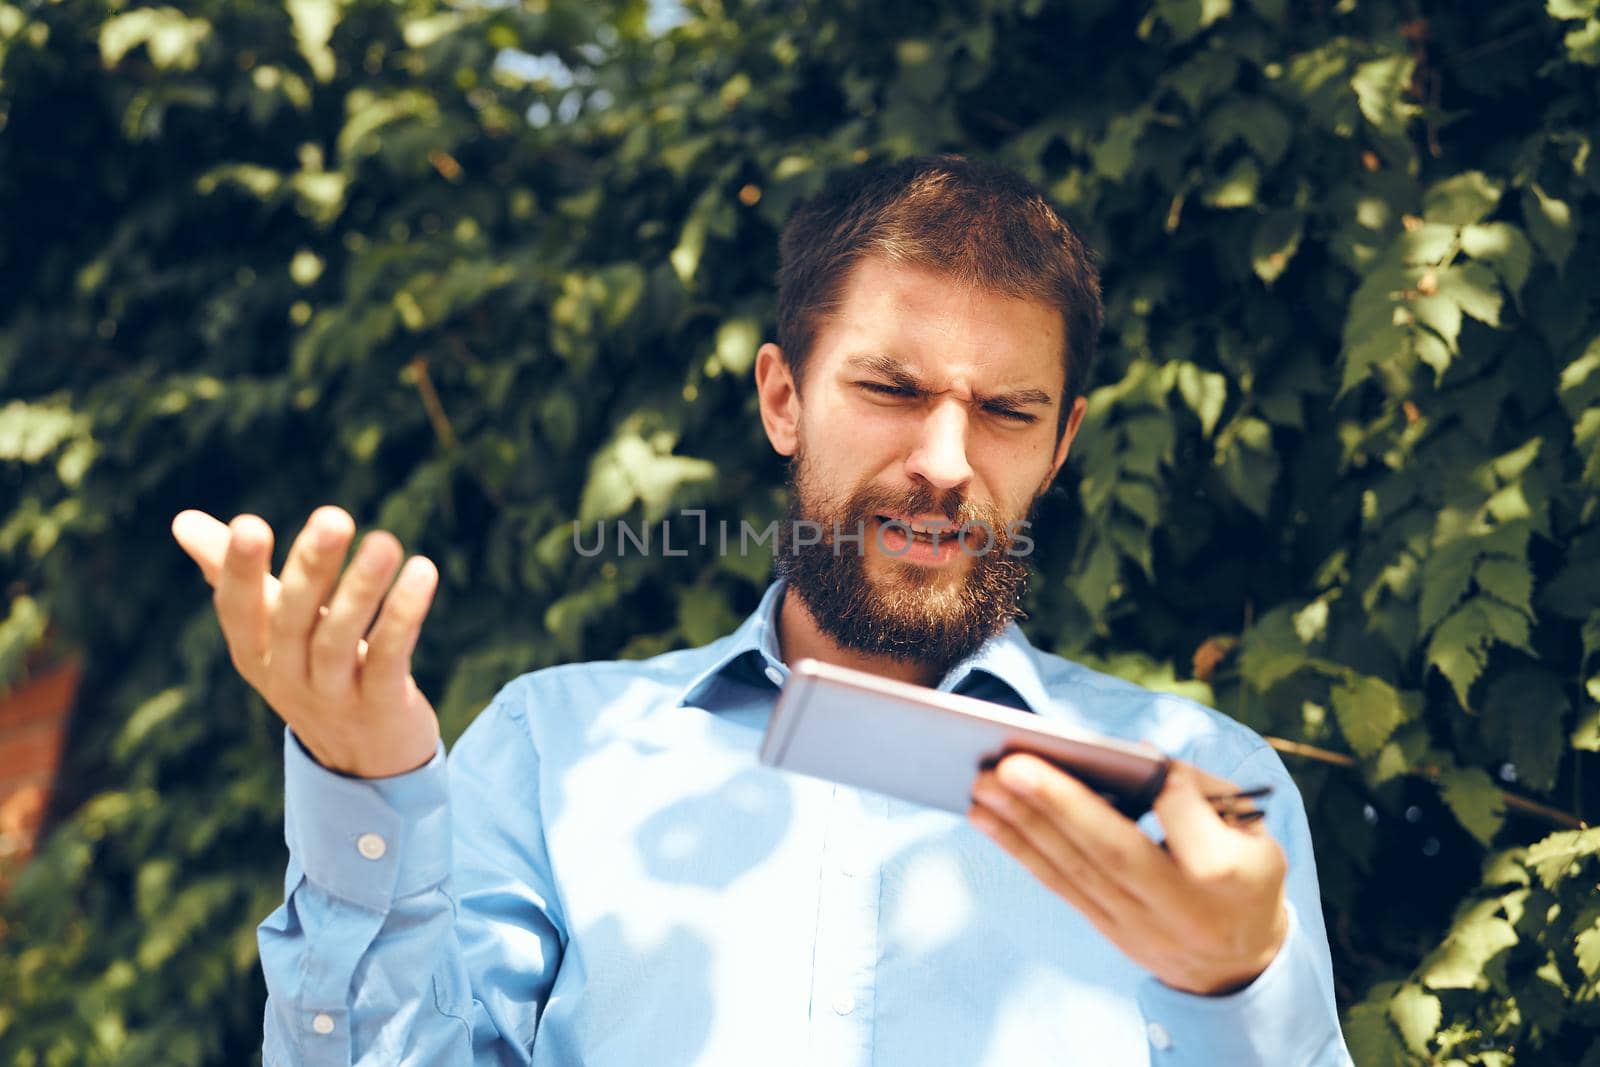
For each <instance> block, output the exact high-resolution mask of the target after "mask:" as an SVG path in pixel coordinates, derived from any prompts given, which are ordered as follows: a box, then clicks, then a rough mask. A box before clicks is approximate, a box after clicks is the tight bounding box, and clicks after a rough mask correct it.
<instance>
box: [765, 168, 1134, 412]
mask: <svg viewBox="0 0 1600 1067" xmlns="http://www.w3.org/2000/svg"><path fill="white" fill-rule="evenodd" d="M868 256H879V257H882V258H883V259H886V260H888V261H889V262H891V263H895V264H900V265H905V266H917V267H924V268H928V269H931V270H936V271H939V272H940V273H942V274H945V275H947V276H948V277H950V278H952V279H953V280H955V281H957V282H959V283H962V284H967V285H971V286H974V287H976V288H979V289H985V290H989V291H991V292H996V293H1001V294H1004V295H1006V296H1011V297H1018V298H1022V299H1025V300H1034V301H1037V302H1039V303H1042V304H1046V305H1050V306H1054V307H1058V308H1060V309H1061V317H1062V320H1063V323H1064V325H1065V327H1066V329H1065V333H1066V351H1065V352H1063V353H1062V358H1063V360H1064V362H1065V365H1066V395H1065V396H1064V397H1062V402H1061V421H1060V426H1058V428H1057V432H1058V434H1059V432H1060V427H1061V426H1065V424H1066V417H1067V414H1068V412H1069V411H1070V410H1071V407H1072V401H1073V400H1075V399H1077V398H1078V397H1079V396H1081V395H1082V394H1083V392H1084V389H1085V388H1086V386H1087V383H1088V379H1089V370H1090V367H1091V366H1092V365H1093V363H1094V357H1095V347H1096V340H1097V337H1098V335H1099V333H1100V320H1101V316H1102V309H1101V304H1100V275H1099V271H1098V270H1097V269H1096V267H1095V264H1094V261H1093V256H1092V254H1091V253H1090V252H1089V250H1088V248H1086V247H1085V246H1084V244H1083V242H1082V241H1081V240H1079V238H1078V235H1077V234H1076V233H1074V232H1073V231H1072V228H1071V227H1070V226H1068V225H1067V223H1066V222H1065V221H1064V220H1063V219H1062V218H1061V216H1060V215H1059V214H1057V212H1056V210H1055V208H1054V207H1052V206H1051V205H1050V202H1049V201H1048V200H1047V199H1046V198H1045V195H1044V194H1043V193H1042V192H1041V191H1040V190H1039V189H1038V188H1037V187H1036V186H1034V185H1033V183H1031V182H1029V181H1028V180H1027V179H1026V178H1024V177H1022V175H1020V174H1018V173H1016V172H1015V171H1012V170H1009V169H1007V168H1005V167H1002V166H998V165H996V164H993V163H980V162H975V161H973V160H969V159H966V158H964V157H962V156H957V155H940V156H916V157H913V158H911V159H905V160H901V161H900V162H897V163H887V164H880V165H877V166H873V167H863V168H859V169H856V170H851V171H847V172H845V173H842V174H839V175H837V176H835V177H834V178H833V180H832V181H830V182H829V183H828V184H827V186H826V187H825V188H824V189H823V190H822V192H820V193H818V194H817V195H816V196H814V197H812V198H810V199H809V200H806V201H805V202H804V203H802V204H801V205H800V206H799V207H798V208H796V209H795V211H794V213H793V214H792V215H791V216H790V217H789V221H788V222H787V223H786V224H785V225H784V228H783V235H782V237H781V238H780V239H779V244H778V262H779V266H778V345H779V347H781V348H782V349H783V354H784V357H785V358H786V359H787V360H788V361H789V367H790V370H791V371H792V373H793V374H794V377H795V382H796V384H797V385H798V384H799V383H800V382H801V380H802V375H803V374H804V367H805V363H806V359H807V358H808V357H809V356H810V354H811V349H812V346H813V345H814V344H815V343H816V339H817V334H818V332H819V331H820V329H821V327H822V325H823V324H824V323H825V322H826V321H827V319H828V316H829V315H831V314H832V313H833V312H834V311H835V310H836V309H837V308H838V306H839V303H840V301H841V299H842V296H843V292H844V285H845V281H846V279H848V278H849V276H850V272H851V270H852V269H853V268H854V267H855V265H856V263H857V262H858V261H860V260H861V259H863V258H865V257H868Z"/></svg>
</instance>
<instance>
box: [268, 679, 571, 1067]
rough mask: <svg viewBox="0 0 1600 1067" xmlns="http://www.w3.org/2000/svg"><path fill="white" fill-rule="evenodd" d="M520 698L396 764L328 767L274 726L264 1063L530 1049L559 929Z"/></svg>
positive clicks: (503, 1057) (435, 1057)
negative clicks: (276, 872)
mask: <svg viewBox="0 0 1600 1067" xmlns="http://www.w3.org/2000/svg"><path fill="white" fill-rule="evenodd" d="M515 684H516V683H513V686H515ZM516 704H517V698H516V696H515V695H514V690H513V687H507V689H506V690H504V691H502V693H501V695H500V696H499V697H497V698H496V700H495V702H494V703H493V704H491V705H490V707H489V708H488V709H486V710H485V711H484V713H483V714H482V715H480V716H479V717H478V720H477V721H476V722H475V723H474V724H473V725H472V727H471V728H469V729H468V731H467V733H466V734H465V735H463V737H462V738H461V740H460V741H459V742H458V743H457V745H456V748H455V750H454V752H453V753H452V754H451V756H450V758H449V760H448V761H447V760H446V758H445V755H444V748H443V746H442V745H441V746H440V747H439V749H438V750H437V751H436V752H435V753H434V757H433V759H432V760H430V761H429V762H428V763H427V764H425V765H424V766H422V767H420V768H418V769H417V770H415V771H412V772H410V773H407V774H402V775H397V776H395V777H392V778H381V779H360V778H351V777H347V776H345V775H341V774H338V773H335V772H333V771H330V770H328V769H326V768H324V767H323V766H321V765H320V764H318V763H317V762H316V761H315V760H314V759H313V758H312V757H311V756H310V755H309V754H308V753H307V752H306V750H305V749H304V747H303V746H302V745H301V744H300V742H299V740H298V739H297V738H296V737H295V736H294V734H293V732H292V731H289V730H287V729H286V730H285V736H284V761H285V765H284V783H285V804H284V836H285V839H286V841H287V843H288V846H289V865H288V870H287V873H286V876H285V883H284V902H283V904H282V905H281V906H280V907H279V908H278V909H277V910H276V911H274V912H273V913H272V914H271V915H270V916H268V917H267V919H266V920H265V921H264V922H263V923H262V924H261V926H260V927H259V929H258V931H257V942H258V945H259V947H260V952H261V965H262V970H263V972H264V974H265V977H266V982H267V992H268V997H267V1007H266V1016H265V1020H264V1038H263V1050H262V1055H263V1061H264V1063H265V1064H267V1065H268V1067H276V1065H283V1067H288V1065H291V1064H307V1065H311V1067H323V1065H335V1067H348V1065H352V1064H354V1065H376V1064H386V1065H392V1064H397V1063H427V1064H430V1065H431V1064H441V1065H444V1064H448V1065H461V1067H466V1065H468V1064H472V1063H477V1062H493V1063H504V1064H525V1063H528V1062H529V1059H530V1056H531V1051H532V1047H533V1040H534V1036H535V1032H536V1029H537V1025H538V1019H539V1013H540V1010H541V1009H542V1006H543V1003H544V1000H545V998H546V997H547V996H548V994H549V989H550V986H551V983H552V982H553V980H554V977H555V971H556V967H557V965H558V963H559V960H560V954H561V946H562V944H563V943H564V938H563V936H562V934H561V928H560V925H559V924H560V918H559V915H558V914H557V913H556V910H555V909H554V907H553V906H552V905H551V901H552V900H553V894H552V893H549V892H547V891H546V888H545V887H548V886H549V885H550V881H551V879H550V872H549V864H548V860H547V858H546V857H545V855H544V850H543V846H542V838H541V835H540V832H539V819H538V779H539V776H538V761H537V758H536V755H535V753H534V748H533V743H532V741H531V738H530V735H529V734H528V733H527V731H526V729H525V728H524V727H525V722H523V720H522V719H521V718H520V716H519V715H515V714H512V708H513V706H514V705H516ZM490 976H492V981H493V984H494V988H493V989H489V988H487V986H488V984H489V981H490Z"/></svg>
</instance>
